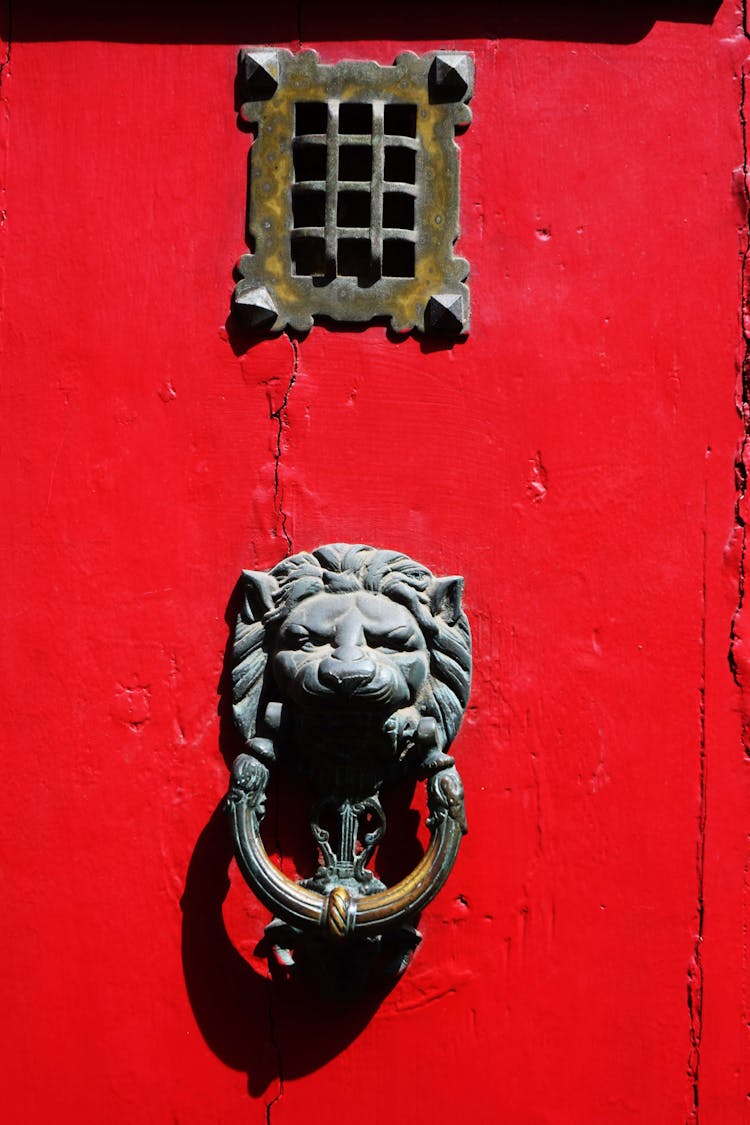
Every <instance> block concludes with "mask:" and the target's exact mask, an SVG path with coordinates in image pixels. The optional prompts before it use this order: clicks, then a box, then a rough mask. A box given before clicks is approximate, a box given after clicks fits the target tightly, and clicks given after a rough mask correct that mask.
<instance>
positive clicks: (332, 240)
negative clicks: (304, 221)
mask: <svg viewBox="0 0 750 1125" xmlns="http://www.w3.org/2000/svg"><path fill="white" fill-rule="evenodd" d="M338 178H339V103H338V102H335V101H330V102H329V103H328V124H327V128H326V228H325V229H326V245H325V257H326V268H327V270H328V272H329V273H330V274H332V275H333V274H335V273H336V211H337V207H338Z"/></svg>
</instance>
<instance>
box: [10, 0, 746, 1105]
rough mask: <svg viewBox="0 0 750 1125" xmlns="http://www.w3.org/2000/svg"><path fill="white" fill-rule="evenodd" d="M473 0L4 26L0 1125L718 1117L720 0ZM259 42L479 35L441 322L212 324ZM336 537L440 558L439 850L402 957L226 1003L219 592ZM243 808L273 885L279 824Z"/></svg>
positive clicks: (725, 442) (37, 17) (729, 341)
mask: <svg viewBox="0 0 750 1125" xmlns="http://www.w3.org/2000/svg"><path fill="white" fill-rule="evenodd" d="M506 7H507V6H504V5H493V6H490V5H482V4H479V3H477V4H476V5H474V4H471V3H470V4H469V5H466V6H465V11H462V12H461V13H459V14H458V16H457V15H456V12H455V7H451V8H450V9H448V8H447V7H446V8H444V9H443V8H441V7H440V6H439V5H438V6H437V7H434V6H431V7H429V8H427V7H425V8H424V11H423V12H420V13H419V19H418V18H417V14H418V13H416V12H415V10H414V8H413V6H412V7H411V8H410V9H409V11H408V13H404V12H403V11H402V10H401V8H399V6H396V5H391V4H386V5H385V6H382V5H379V6H378V10H377V20H376V19H375V14H374V12H375V10H374V9H373V12H372V13H366V12H362V13H360V12H357V11H356V10H353V9H352V6H351V5H343V4H340V3H338V2H337V3H336V4H333V5H329V6H326V7H325V9H324V8H323V6H321V5H314V4H312V3H309V2H308V0H304V2H303V4H302V7H301V9H300V11H298V9H297V6H296V5H293V4H291V3H288V2H286V0H282V2H281V3H278V4H275V5H273V10H271V11H270V12H268V13H263V12H261V10H260V9H255V10H249V9H244V10H243V11H241V12H238V11H237V9H236V7H235V6H233V5H217V6H215V7H212V8H211V9H210V10H209V8H208V7H207V6H202V5H191V6H189V7H188V8H187V10H185V11H177V10H175V11H174V13H172V12H170V10H169V9H168V8H167V9H165V10H164V11H161V12H159V13H155V12H150V11H148V10H146V9H145V8H144V9H142V10H141V9H138V8H136V9H135V10H132V9H129V10H128V11H123V12H118V13H109V12H101V11H100V12H97V13H96V14H95V15H94V14H91V13H87V12H85V11H84V10H83V7H79V8H76V6H75V5H74V6H73V8H72V10H68V6H59V5H58V6H57V8H56V9H55V10H53V9H52V6H49V7H45V6H44V5H41V4H39V3H34V2H29V3H25V4H24V5H23V6H21V5H17V6H16V10H15V11H14V13H13V20H12V44H11V49H10V53H9V57H10V61H9V62H8V63H7V65H4V66H3V69H2V94H1V97H2V101H1V102H0V158H1V159H2V160H3V161H4V163H5V166H6V168H7V172H6V176H5V192H4V197H3V203H2V208H3V210H2V226H1V227H0V283H1V284H2V307H1V308H0V317H1V321H0V331H2V347H3V354H4V360H3V376H4V377H3V381H2V387H1V388H0V396H1V397H0V426H2V431H3V434H2V449H3V472H2V474H1V475H0V490H1V493H0V506H1V509H2V511H3V514H4V521H3V522H4V530H5V534H4V536H3V547H2V552H3V561H4V563H5V566H4V575H5V577H4V581H3V584H2V601H1V603H0V613H2V622H3V626H2V627H3V632H4V634H5V638H6V641H5V644H4V646H3V648H2V652H1V654H0V662H1V663H0V679H1V680H2V683H3V687H4V691H5V698H6V700H7V701H8V702H7V703H6V711H5V713H6V723H5V731H4V739H3V742H4V750H3V762H4V785H3V788H2V796H1V797H0V801H2V806H3V813H2V816H1V817H0V851H1V854H2V856H3V863H2V866H3V870H4V879H3V914H4V930H5V939H6V940H5V942H4V953H3V957H2V958H1V959H0V974H2V978H3V980H2V993H3V997H4V1016H5V1019H4V1027H5V1032H4V1035H3V1056H4V1060H5V1070H6V1075H7V1077H6V1082H5V1090H4V1099H3V1100H4V1102H5V1104H6V1106H8V1107H9V1109H6V1119H7V1120H10V1121H13V1122H16V1121H18V1122H21V1121H23V1122H41V1121H44V1120H47V1119H48V1118H50V1117H52V1116H54V1118H55V1120H57V1121H59V1122H79V1123H80V1122H99V1121H101V1120H105V1119H106V1120H107V1121H108V1122H111V1123H114V1125H117V1123H123V1125H140V1123H141V1122H143V1123H146V1122H148V1123H151V1122H154V1123H160V1122H167V1121H178V1122H180V1123H181V1125H193V1123H194V1125H206V1123H208V1122H217V1123H218V1122H221V1123H226V1122H243V1123H244V1122H259V1123H260V1122H264V1121H266V1120H270V1122H272V1125H301V1122H303V1121H307V1120H310V1117H311V1115H312V1114H313V1113H317V1112H318V1111H317V1110H311V1107H320V1106H326V1105H330V1104H336V1102H337V1101H338V1100H339V1098H340V1094H341V1091H342V1090H343V1091H346V1093H347V1096H350V1097H352V1098H357V1102H358V1105H359V1106H360V1107H361V1109H360V1110H359V1111H358V1116H359V1117H360V1118H361V1120H362V1121H363V1122H364V1123H365V1125H371V1123H374V1122H375V1121H379V1120H382V1119H386V1120H391V1121H394V1122H401V1121H404V1122H407V1121H408V1122H410V1123H412V1125H428V1123H432V1122H434V1121H436V1120H443V1119H451V1118H456V1119H459V1120H470V1121H472V1122H473V1123H474V1125H491V1123H494V1122H500V1121H502V1122H507V1123H509V1125H582V1123H589V1122H597V1123H598V1122H602V1123H606V1125H620V1123H623V1125H624V1123H625V1122H631V1121H636V1122H638V1123H639V1125H663V1123H667V1122H670V1123H671V1122H679V1123H682V1122H694V1123H697V1125H734V1123H737V1125H739V1123H740V1122H742V1121H746V1120H747V1104H748V1102H747V1096H748V1091H750V1069H749V1067H748V1054H747V1051H748V1032H747V1027H748V1017H749V1015H750V1011H749V1007H748V1005H749V1003H750V1001H749V994H748V975H747V973H748V965H747V956H748V954H747V938H746V932H747V925H748V921H749V920H750V913H749V909H750V898H748V885H750V884H749V881H748V877H747V865H748V852H747V809H748V796H749V794H748V781H747V758H746V756H745V750H744V747H743V713H747V691H746V686H745V685H746V683H747V682H750V673H747V669H746V667H745V664H744V663H743V652H744V650H743V647H742V643H741V641H742V636H743V625H744V618H743V612H744V606H743V604H742V597H743V592H744V569H743V567H744V518H745V514H744V513H745V508H744V504H743V501H744V494H742V493H740V496H739V503H738V495H737V493H736V491H735V480H734V467H735V466H734V461H735V456H736V453H737V448H738V446H739V444H740V443H741V441H742V438H743V426H742V422H741V420H740V419H739V418H738V413H737V409H736V405H737V402H738V401H739V402H740V404H741V403H742V389H741V386H740V388H739V390H738V382H737V366H738V363H739V364H741V363H742V360H743V358H744V356H745V347H744V341H743V336H742V328H741V323H740V316H739V311H740V295H741V270H742V265H743V258H744V257H746V254H745V251H746V247H747V230H746V220H747V193H746V187H745V177H744V172H743V165H744V160H745V156H744V153H745V149H744V148H743V128H744V109H743V105H744V103H743V101H742V97H743V94H742V90H743V84H742V81H741V75H742V72H743V68H744V67H745V66H746V65H747V64H746V59H747V57H748V54H749V53H750V52H749V51H748V41H747V37H746V35H745V33H744V31H743V29H742V18H743V16H742V12H738V11H737V10H736V8H735V6H734V4H733V3H726V4H724V5H722V7H721V8H720V9H719V11H718V12H716V13H715V15H714V9H715V5H714V6H713V7H711V6H710V5H699V4H696V5H692V6H688V7H687V8H686V10H685V11H684V12H681V13H678V15H679V17H680V18H677V16H675V12H674V10H673V8H674V6H673V8H670V9H669V10H668V11H667V10H665V9H666V8H667V5H665V4H663V5H660V4H659V3H654V4H653V5H641V6H638V9H637V12H636V13H635V14H633V13H628V12H622V13H619V14H618V13H617V12H614V13H611V14H607V13H606V12H598V13H596V14H595V15H593V16H590V18H589V17H587V16H586V12H585V11H584V9H586V10H588V6H585V5H570V6H562V5H559V4H556V5H551V4H550V5H545V4H542V5H539V6H533V8H534V12H535V13H536V15H534V12H532V14H528V13H527V14H526V15H523V14H522V13H520V8H521V6H520V5H519V6H517V7H518V8H519V11H514V12H507V11H505V10H504V9H505V8H506ZM568 7H569V8H570V11H569V12H568V11H567V8H568ZM18 8H21V10H20V11H19V10H18ZM63 8H64V9H65V10H64V11H63V10H62V9H63ZM561 9H562V10H561ZM709 9H710V10H709ZM300 15H301V21H300V18H299V17H300ZM417 31H418V32H419V34H420V35H421V36H423V37H422V38H416V33H417ZM457 32H461V35H457ZM300 35H301V36H302V39H303V43H304V45H305V46H312V47H315V48H316V49H317V50H318V51H319V52H320V54H321V57H322V58H323V59H324V61H335V60H336V59H338V58H341V57H356V58H369V57H372V58H375V59H377V60H378V61H380V62H383V63H389V62H391V61H392V60H393V58H394V57H395V55H396V54H397V53H398V51H399V50H401V49H403V48H404V46H407V47H409V48H411V49H414V50H416V51H423V50H428V49H432V48H435V47H439V46H447V47H454V46H455V47H456V48H459V49H461V50H470V51H473V52H474V55H475V59H476V70H477V78H476V95H475V97H474V100H473V102H472V107H473V110H474V120H473V123H472V127H471V129H470V130H469V132H468V133H467V134H466V135H465V137H464V138H462V139H461V140H460V149H461V156H460V161H461V174H462V203H461V225H462V234H461V238H460V241H459V244H458V247H457V249H458V252H459V253H460V254H462V255H464V256H465V257H467V258H468V259H469V261H470V262H471V266H472V272H471V277H470V286H471V293H472V330H471V335H470V337H469V338H468V340H467V341H466V342H463V343H460V344H456V345H455V346H453V347H448V346H436V345H433V344H429V345H427V344H423V343H420V341H419V340H416V339H413V338H406V339H400V340H395V339H391V338H388V337H387V336H386V334H385V332H384V330H383V329H381V328H377V327H376V328H370V329H367V330H363V331H353V332H340V331H328V330H327V329H325V328H322V327H318V328H316V329H314V330H313V332H312V333H311V334H310V335H309V336H307V337H306V338H304V339H301V340H294V341H290V339H289V338H287V337H286V336H284V337H280V338H277V339H274V340H267V341H263V342H261V343H257V344H255V345H254V346H252V347H249V348H247V347H246V346H245V343H244V342H243V341H242V340H241V339H239V338H238V337H237V336H236V334H234V333H233V332H232V331H231V326H230V327H229V328H228V327H227V325H226V323H225V322H226V318H227V314H228V310H229V298H230V294H231V292H232V288H233V284H234V283H233V278H232V272H231V271H232V264H233V262H234V261H236V259H237V258H238V257H239V255H240V254H241V253H242V252H243V251H244V249H245V245H244V238H243V231H244V225H243V213H244V207H245V177H246V156H247V149H248V144H249V138H248V136H247V134H244V133H242V132H241V131H240V130H239V129H238V128H237V126H236V119H235V114H234V112H233V104H232V97H233V93H232V90H233V78H234V72H235V59H236V48H237V47H238V46H240V45H241V44H248V43H263V42H268V43H278V44H280V45H283V46H288V47H292V48H296V47H297V46H298V44H299V41H300ZM0 57H2V53H0ZM740 484H741V480H740ZM736 504H737V509H736V511H735V505H736ZM336 540H344V541H348V542H365V543H373V544H375V545H378V546H385V547H392V548H396V549H401V550H404V551H405V552H407V553H409V554H411V555H413V556H414V557H416V558H419V559H420V560H422V561H424V563H425V564H427V565H428V566H430V567H431V568H432V569H433V570H434V571H435V572H436V573H440V574H452V573H459V574H463V575H464V576H465V578H466V608H467V613H468V614H469V616H470V619H471V622H472V628H473V633H474V640H475V679H474V688H473V694H472V699H471V702H470V706H469V711H468V713H467V717H466V720H465V723H464V727H463V730H462V732H461V734H460V735H459V738H458V740H457V742H456V744H455V753H456V758H457V762H458V766H459V768H460V770H461V774H462V777H463V779H464V783H465V786H466V798H467V813H468V819H469V829H470V833H469V835H468V837H467V838H466V839H465V841H464V843H463V845H462V848H461V852H460V855H459V858H458V861H457V863H456V867H455V870H454V872H453V874H452V876H451V879H450V881H449V882H448V884H447V887H446V888H445V889H444V891H443V892H442V894H441V896H440V897H439V898H438V899H437V900H436V901H435V902H434V903H433V904H432V905H431V906H430V907H429V908H428V909H427V910H426V911H425V913H424V916H423V918H422V921H421V928H422V930H423V932H424V934H425V938H426V940H425V942H424V943H423V946H422V947H421V948H420V949H419V950H418V952H417V954H416V956H415V959H414V962H413V964H412V966H411V968H410V969H409V971H408V972H407V974H406V975H405V976H404V978H403V979H402V980H401V981H400V982H399V983H398V985H397V986H396V987H395V988H394V989H393V990H392V991H391V992H390V993H389V994H388V995H386V996H384V997H376V998H373V999H372V1000H371V1002H369V1003H365V1004H360V1005H357V1006H355V1007H353V1008H352V1009H350V1010H348V1011H345V1012H338V1011H334V1012H326V1011H321V1010H320V1008H319V1007H316V1006H315V1004H313V1003H312V1002H311V1000H310V998H309V996H307V995H306V994H305V993H304V992H303V991H302V990H300V989H296V988H287V989H284V988H280V989H279V988H272V987H271V985H270V983H269V981H268V980H267V979H266V971H265V962H264V960H263V958H262V957H261V956H258V955H257V954H256V953H255V945H256V942H257V940H258V937H259V935H260V934H261V932H262V928H263V926H264V925H265V923H266V921H267V919H268V915H267V914H266V912H265V911H264V910H263V908H262V907H261V906H260V905H259V904H257V903H255V902H254V900H253V899H252V898H251V897H250V895H249V894H248V891H247V889H246V887H245V885H244V883H243V882H242V880H241V879H240V878H239V876H238V874H237V872H236V870H235V869H234V867H233V866H231V864H230V857H231V844H230V839H229V835H228V833H227V831H226V828H225V823H224V817H223V815H221V814H220V813H214V810H215V808H216V806H217V805H218V803H219V801H220V799H221V797H222V795H223V793H224V792H225V790H226V785H227V778H228V773H227V763H226V760H225V759H226V758H231V757H232V756H233V754H234V753H235V752H236V750H237V749H238V747H237V744H236V741H235V740H234V739H233V735H232V732H231V729H230V723H229V721H228V719H226V717H224V718H221V717H220V715H219V709H218V704H217V700H218V691H219V684H220V680H221V677H222V667H223V660H224V650H225V645H226V642H227V636H228V626H227V623H226V620H225V610H226V607H227V604H228V603H229V600H230V597H231V594H232V589H233V586H234V583H235V580H236V578H237V576H238V575H239V573H240V570H241V569H242V568H243V567H250V568H259V569H265V568H267V567H269V566H271V565H273V564H274V563H276V562H277V561H278V560H279V559H280V558H281V557H282V556H283V555H284V554H285V553H287V551H289V550H301V549H303V548H312V547H315V546H317V545H319V544H321V543H326V542H333V541H336ZM738 611H739V613H738ZM228 619H229V620H231V614H230V615H229V616H228ZM733 621H734V626H733V624H732V623H733ZM732 630H734V632H732ZM731 636H734V638H735V646H734V661H735V663H734V673H735V674H734V675H733V673H732V667H730V662H729V658H728V654H729V649H730V639H731ZM271 805H272V807H271V808H269V814H268V817H267V823H268V825H269V834H268V835H267V836H266V845H267V847H268V848H269V851H271V852H272V853H274V854H275V857H276V860H277V861H278V862H279V863H280V864H281V866H282V869H283V870H284V871H285V872H286V873H287V874H290V875H294V874H295V872H296V870H297V868H298V867H300V868H302V867H304V866H305V863H309V862H310V856H309V854H307V853H305V851H304V845H303V843H302V840H301V836H300V835H295V833H294V831H292V832H291V835H288V833H287V829H285V827H284V818H285V817H286V816H287V814H288V815H289V817H291V813H292V811H293V810H295V811H298V812H300V814H301V815H303V814H304V801H303V799H302V796H301V795H300V794H296V793H291V794H287V795H281V796H280V797H279V796H273V795H272V800H271ZM277 814H278V815H277ZM394 815H396V819H397V822H398V816H399V815H400V816H401V820H400V824H401V829H400V831H402V837H399V847H401V846H402V848H403V854H402V855H401V856H399V855H398V854H395V855H394V854H391V857H390V861H391V862H392V864H393V865H394V869H397V868H398V867H399V864H400V863H403V864H404V865H405V869H406V870H409V866H413V865H414V864H413V862H411V863H410V864H409V862H408V861H409V860H412V861H413V859H414V854H413V853H414V850H415V847H416V845H415V839H414V828H413V817H410V816H409V814H408V813H406V812H405V811H404V810H403V809H402V810H401V813H400V814H399V813H398V810H396V813H395V814H394ZM275 822H278V827H277V829H276V831H275V836H274V827H273V826H274V823H275ZM287 836H288V838H287ZM421 839H422V841H423V842H424V834H423V835H422V837H421ZM279 847H280V848H281V850H282V853H283V854H282V855H281V856H280V857H279V855H278V851H279ZM307 847H308V849H309V845H307ZM396 852H398V848H397V849H396ZM387 858H388V857H386V858H385V859H384V860H383V863H385V862H386V861H387ZM397 873H398V872H397Z"/></svg>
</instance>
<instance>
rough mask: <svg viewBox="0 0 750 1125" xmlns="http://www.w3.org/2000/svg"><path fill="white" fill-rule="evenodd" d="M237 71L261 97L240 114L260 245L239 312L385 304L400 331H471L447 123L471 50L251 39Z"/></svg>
mask: <svg viewBox="0 0 750 1125" xmlns="http://www.w3.org/2000/svg"><path fill="white" fill-rule="evenodd" d="M259 76H260V77H259ZM240 77H241V82H244V85H245V92H246V93H248V94H250V95H251V96H253V97H255V98H256V99H257V100H256V101H252V102H248V103H246V104H245V105H243V107H242V111H241V112H242V115H243V116H244V117H245V119H246V120H248V121H255V122H257V123H258V136H257V140H256V141H255V144H254V145H253V149H252V152H251V176H252V183H253V187H252V189H251V192H250V212H249V225H250V229H251V235H252V237H253V239H254V243H255V245H254V253H252V254H246V255H245V256H244V257H243V258H242V260H241V262H240V272H241V274H242V280H241V281H240V283H239V285H238V286H237V290H236V291H235V306H236V308H237V309H238V310H239V311H241V312H243V313H244V315H245V319H246V322H247V323H248V324H250V326H251V327H253V328H261V327H262V328H263V329H265V330H268V329H270V330H279V329H281V328H283V327H285V325H286V324H289V325H291V326H292V327H294V328H297V329H300V330H305V329H307V328H309V327H310V326H311V325H312V318H313V316H316V315H321V316H329V317H333V318H335V319H337V320H352V321H357V320H360V321H361V320H370V319H372V318H374V317H378V316H388V317H390V318H391V322H392V325H393V327H394V328H395V329H396V330H397V331H406V330H408V329H409V328H412V327H415V326H416V327H419V328H420V329H423V330H425V331H449V332H451V333H457V332H465V331H467V329H468V289H467V287H466V285H465V284H464V279H465V278H466V275H467V272H468V264H467V263H466V262H465V260H464V259H462V258H456V257H454V256H453V243H454V242H455V240H456V238H457V237H458V159H457V156H458V150H457V146H456V144H455V140H454V134H455V131H456V129H457V128H458V127H459V126H461V125H467V124H468V122H469V120H470V114H469V110H468V108H467V106H466V102H467V101H468V99H469V97H470V96H471V88H472V79H473V67H472V63H471V59H470V57H469V56H468V55H465V54H458V53H448V52H436V53H433V54H431V55H425V56H422V57H419V56H417V55H412V54H408V53H407V54H404V55H401V56H399V58H398V59H397V60H396V62H395V63H394V65H393V66H392V67H382V66H379V65H377V64H375V63H371V62H364V63H354V62H342V63H337V64H335V65H332V66H326V65H322V64H320V63H319V62H318V59H317V55H316V54H315V52H314V51H303V52H301V53H300V54H298V55H292V54H291V53H290V52H288V51H283V50H273V49H269V48H258V49H255V50H247V51H243V52H241V53H240ZM352 91H356V94H355V95H354V96H352ZM342 95H344V96H342ZM285 181H286V182H285ZM285 200H286V201H288V202H287V203H286V205H285V202H284V201H285ZM285 207H286V210H285ZM285 262H286V263H287V264H286V266H285V265H284V263H285ZM285 271H286V272H285Z"/></svg>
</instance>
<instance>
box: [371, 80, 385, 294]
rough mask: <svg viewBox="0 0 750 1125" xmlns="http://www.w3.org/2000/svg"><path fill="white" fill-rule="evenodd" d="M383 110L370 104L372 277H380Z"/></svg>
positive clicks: (375, 103) (381, 257)
mask: <svg viewBox="0 0 750 1125" xmlns="http://www.w3.org/2000/svg"><path fill="white" fill-rule="evenodd" d="M383 109H384V103H383V102H379V101H374V102H373V103H372V179H371V181H370V184H371V187H370V257H371V259H372V272H373V276H374V277H380V274H381V266H382V259H383V163H384V160H385V155H384V152H385V150H384V146H383Z"/></svg>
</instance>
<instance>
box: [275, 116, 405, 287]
mask: <svg viewBox="0 0 750 1125" xmlns="http://www.w3.org/2000/svg"><path fill="white" fill-rule="evenodd" d="M294 121H295V135H294V137H293V139H292V145H293V152H294V158H293V163H294V184H293V186H292V217H293V224H292V231H291V239H292V262H293V268H294V274H295V276H297V277H319V278H325V277H329V278H331V279H333V278H335V277H356V278H357V279H358V280H359V281H360V282H361V283H362V284H363V285H369V284H371V283H372V282H374V281H377V280H379V279H380V278H381V277H412V278H413V277H414V276H415V272H414V268H415V254H414V241H415V233H414V214H415V209H414V200H415V196H416V193H417V166H416V158H417V147H418V141H417V139H416V133H417V107H416V105H409V104H403V105H400V104H386V103H385V102H382V101H374V102H371V103H364V102H296V103H295V106H294Z"/></svg>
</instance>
